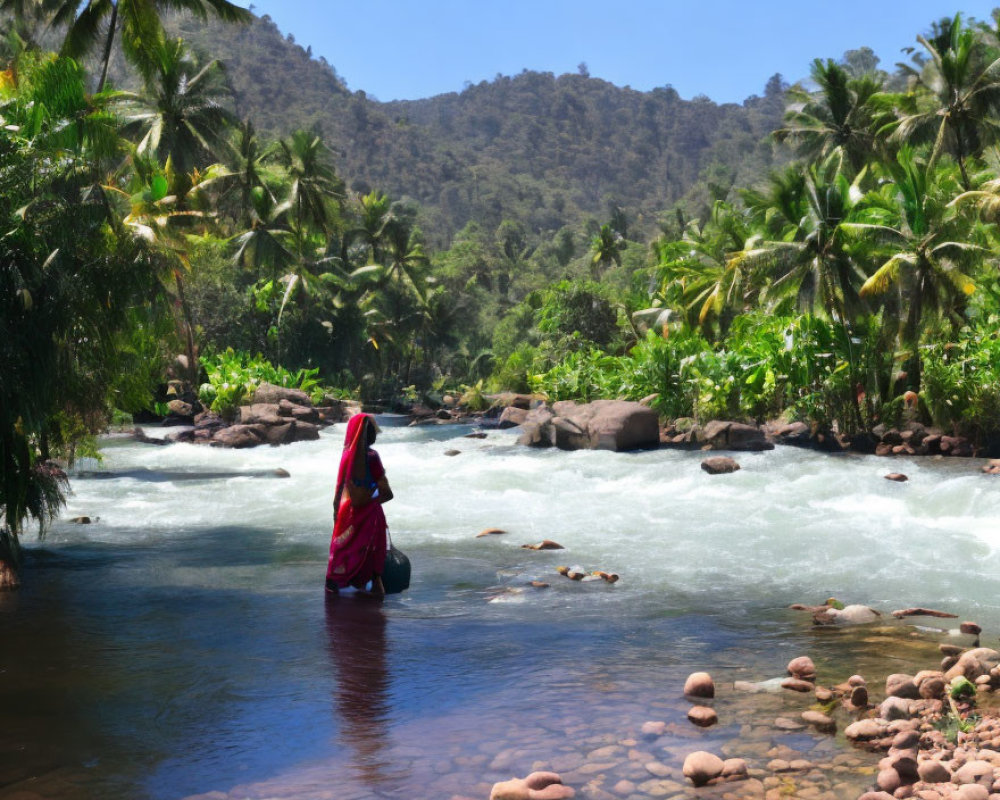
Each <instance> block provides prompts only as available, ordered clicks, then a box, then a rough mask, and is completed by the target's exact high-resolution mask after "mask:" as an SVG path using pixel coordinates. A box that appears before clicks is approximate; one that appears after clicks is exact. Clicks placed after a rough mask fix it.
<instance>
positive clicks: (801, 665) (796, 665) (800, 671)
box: [787, 656, 816, 683]
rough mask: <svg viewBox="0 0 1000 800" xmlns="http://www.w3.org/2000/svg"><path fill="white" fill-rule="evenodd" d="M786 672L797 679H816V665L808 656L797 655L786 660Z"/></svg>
mask: <svg viewBox="0 0 1000 800" xmlns="http://www.w3.org/2000/svg"><path fill="white" fill-rule="evenodd" d="M787 669H788V674H789V675H791V676H792V677H793V678H798V679H799V680H803V681H809V682H811V683H814V682H815V681H816V665H815V664H814V663H813V660H812V659H811V658H809V656H799V657H798V658H793V659H792V660H791V661H789V662H788V667H787Z"/></svg>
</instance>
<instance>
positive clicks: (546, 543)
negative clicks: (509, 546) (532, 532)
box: [521, 539, 566, 550]
mask: <svg viewBox="0 0 1000 800" xmlns="http://www.w3.org/2000/svg"><path fill="white" fill-rule="evenodd" d="M521 548H522V549H524V550H565V549H566V548H565V547H563V546H562V545H561V544H559V543H558V542H553V541H552V540H551V539H543V540H542V541H540V542H538V544H522V545H521Z"/></svg>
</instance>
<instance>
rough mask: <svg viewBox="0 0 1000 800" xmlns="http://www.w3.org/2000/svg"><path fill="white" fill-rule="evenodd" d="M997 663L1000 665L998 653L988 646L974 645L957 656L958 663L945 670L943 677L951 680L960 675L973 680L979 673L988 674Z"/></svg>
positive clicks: (999, 654)
mask: <svg viewBox="0 0 1000 800" xmlns="http://www.w3.org/2000/svg"><path fill="white" fill-rule="evenodd" d="M997 665H1000V653H998V652H997V651H996V650H993V649H992V648H989V647H974V648H973V649H972V650H966V651H965V652H964V653H962V655H961V656H959V658H958V663H956V664H955V665H954V666H953V667H951V668H950V669H949V670H948V671H947V672H945V674H944V678H945V680H946V681H951V680H952V679H953V678H956V677H958V676H959V675H961V676H963V677H965V678H968V679H969V680H970V681H975V680H976V678H978V677H979V676H981V675H989V673H990V670H991V669H993V667H996V666H997Z"/></svg>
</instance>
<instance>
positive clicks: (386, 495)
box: [375, 475, 393, 503]
mask: <svg viewBox="0 0 1000 800" xmlns="http://www.w3.org/2000/svg"><path fill="white" fill-rule="evenodd" d="M377 485H378V497H376V498H375V499H376V500H378V501H379V502H380V503H388V502H389V501H390V500H392V496H393V495H392V489H391V488H390V487H389V479H388V478H386V477H385V475H383V476H382V477H381V478H379V479H378V484H377Z"/></svg>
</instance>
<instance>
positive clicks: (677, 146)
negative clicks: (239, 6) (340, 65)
mask: <svg viewBox="0 0 1000 800" xmlns="http://www.w3.org/2000/svg"><path fill="white" fill-rule="evenodd" d="M168 22H169V27H170V29H171V30H172V31H173V32H175V33H177V34H179V35H181V36H183V38H184V39H185V41H186V42H187V43H188V44H189V45H190V46H192V47H193V48H194V49H195V50H196V51H201V52H204V53H206V54H211V55H212V57H214V58H218V59H220V60H221V61H223V62H224V63H225V64H226V66H227V68H228V73H229V80H230V82H231V84H232V87H233V89H234V92H235V95H236V100H237V106H238V111H239V114H240V115H241V116H247V117H250V118H252V119H254V120H255V123H256V125H257V127H258V130H259V131H261V133H264V134H267V135H274V136H276V135H285V134H287V133H289V132H290V131H292V130H294V129H296V128H301V127H311V126H314V125H318V126H319V127H320V128H321V129H322V131H323V134H324V138H325V139H326V140H327V141H328V142H329V143H330V145H331V147H332V148H333V149H334V150H335V152H336V153H337V169H338V172H339V174H340V175H341V177H342V178H344V180H345V181H346V183H347V185H348V186H349V187H350V188H352V189H354V190H356V191H358V192H361V193H367V192H368V191H369V190H370V189H371V188H373V187H379V188H380V189H382V190H384V191H387V192H389V194H391V195H392V196H393V197H396V198H412V199H414V200H416V201H418V202H419V204H420V207H421V215H420V217H421V224H422V226H423V227H424V229H425V232H426V233H427V234H428V235H429V236H430V237H431V241H432V243H433V244H435V245H436V246H439V247H440V246H446V245H447V244H449V243H450V240H451V237H452V236H453V235H454V234H455V233H456V232H457V231H459V230H460V229H461V228H462V227H464V226H465V224H466V223H467V222H469V221H470V220H475V221H477V222H479V223H480V224H481V225H482V226H483V227H484V228H485V229H488V230H494V229H495V228H496V227H497V226H498V225H499V224H500V223H501V222H502V221H503V220H505V219H509V220H516V221H519V222H521V223H523V224H524V225H525V226H526V227H527V229H528V230H529V231H530V232H533V233H535V234H542V233H545V232H549V233H551V232H555V231H556V230H558V229H559V228H561V227H563V226H564V225H571V226H573V227H580V225H581V223H583V222H584V221H585V220H587V219H588V218H594V219H600V220H603V219H605V218H606V217H607V215H608V210H609V208H612V207H620V208H621V209H623V210H624V211H625V213H626V216H627V217H628V218H629V220H630V221H631V223H632V225H633V226H634V232H635V234H639V235H640V236H639V237H638V238H645V237H643V236H641V234H652V233H654V232H655V230H656V221H657V218H658V216H659V215H661V214H663V213H664V211H665V210H667V209H670V208H671V207H672V206H673V205H674V204H676V203H678V202H679V201H682V200H686V201H687V203H688V205H689V206H690V207H691V210H692V211H696V210H699V209H701V210H703V209H707V207H708V205H709V203H710V201H711V200H712V199H713V198H712V196H711V195H712V192H713V191H717V192H719V193H720V194H721V193H724V192H725V190H727V189H728V188H729V187H730V186H732V185H748V184H752V183H754V182H755V181H757V180H758V179H760V178H761V177H763V176H764V175H765V174H766V171H767V169H768V168H769V167H770V166H771V165H772V163H773V158H774V156H773V153H772V150H773V148H772V146H771V145H770V144H769V143H768V142H767V141H766V137H767V135H768V134H769V133H770V132H771V131H772V130H774V129H775V128H777V127H779V126H780V124H781V116H782V113H783V110H784V96H783V90H784V88H785V87H783V86H782V82H781V79H780V77H779V76H775V77H774V78H772V79H771V81H770V82H769V83H768V85H767V87H766V88H765V87H761V89H762V93H763V96H762V97H752V98H749V99H748V100H747V101H746V102H745V103H744V104H743V105H735V104H726V105H717V104H716V103H713V102H712V101H711V100H709V99H708V98H704V97H700V98H695V99H693V100H684V99H682V98H681V97H680V96H679V95H678V94H677V92H676V91H674V90H673V89H672V88H670V87H669V86H665V87H663V88H659V89H655V90H654V91H652V92H638V91H634V90H632V89H629V88H620V87H617V86H614V85H612V84H610V83H607V82H606V81H602V80H598V79H595V78H590V77H588V76H587V75H586V74H571V75H561V76H555V75H552V74H551V73H538V72H528V71H525V72H522V73H521V74H520V75H517V76H514V77H507V76H497V77H496V78H495V79H494V80H493V81H489V82H487V81H483V82H482V83H479V84H477V85H470V86H467V87H466V88H465V89H464V90H463V91H462V92H460V93H450V94H445V95H441V96H438V97H433V98H429V99H426V100H418V101H407V102H393V103H381V102H378V101H377V100H375V99H374V98H371V97H368V96H367V95H366V94H365V92H364V91H361V90H359V91H355V92H353V93H352V92H349V91H348V90H347V89H346V88H345V87H344V85H343V82H342V81H341V80H340V79H339V78H338V76H337V74H336V72H335V70H334V68H333V67H331V66H330V65H328V64H327V63H326V62H325V61H322V60H317V59H314V58H312V57H311V55H310V54H309V53H307V51H306V50H304V49H303V48H302V47H300V46H298V45H296V44H295V43H294V41H293V40H292V39H291V37H289V38H285V37H284V36H283V35H282V34H281V32H280V31H279V30H278V28H277V27H276V26H275V25H274V23H273V22H272V21H271V20H270V19H269V18H268V17H263V18H257V19H255V20H254V22H253V23H252V24H250V25H248V26H229V25H225V24H224V23H221V22H218V21H210V22H209V23H208V24H207V25H206V24H205V23H204V22H203V21H202V20H198V19H194V18H191V17H182V16H176V17H173V18H171V19H170V20H169V21H168ZM361 88H363V87H361ZM696 184H697V187H696ZM695 187H696V188H695Z"/></svg>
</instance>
